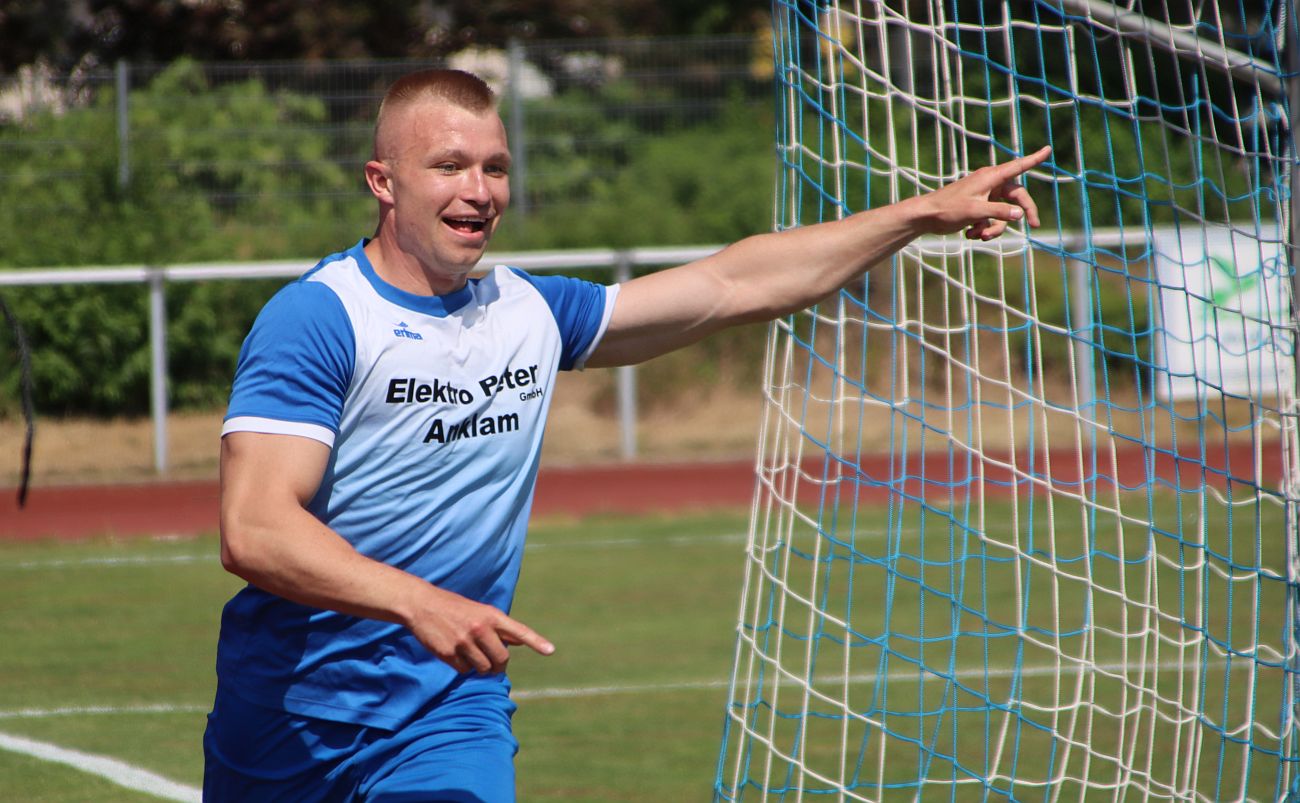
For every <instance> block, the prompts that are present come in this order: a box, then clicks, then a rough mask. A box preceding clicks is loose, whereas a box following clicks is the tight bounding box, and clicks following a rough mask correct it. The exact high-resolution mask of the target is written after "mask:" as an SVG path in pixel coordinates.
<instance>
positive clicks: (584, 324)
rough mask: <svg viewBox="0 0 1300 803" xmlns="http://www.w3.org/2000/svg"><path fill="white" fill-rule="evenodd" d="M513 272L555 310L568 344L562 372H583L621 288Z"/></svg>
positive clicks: (564, 340)
mask: <svg viewBox="0 0 1300 803" xmlns="http://www.w3.org/2000/svg"><path fill="white" fill-rule="evenodd" d="M510 270H511V271H513V272H514V273H515V274H517V275H518V276H520V277H522V278H523V279H524V280H526V281H527V282H528V283H529V284H531V285H532V286H533V287H534V288H535V289H536V290H537V292H538V293H539V294H540V295H541V296H542V298H544V299H546V303H547V305H548V306H549V307H550V308H551V315H552V316H554V318H555V323H556V325H557V326H558V327H559V329H560V340H561V342H562V343H563V344H564V345H563V349H562V351H561V354H560V368H561V370H565V371H569V370H573V369H581V368H582V366H583V364H584V363H586V362H587V358H588V357H590V356H591V353H592V352H593V351H595V350H596V346H597V345H599V344H600V338H601V337H602V336H604V334H605V328H606V327H607V326H609V318H610V315H612V314H613V312H614V297H615V296H617V295H618V285H610V286H606V285H602V284H596V283H595V282H589V281H586V280H585V279H575V278H573V277H571V276H533V275H532V274H530V273H527V272H525V271H522V270H519V269H518V268H511V269H510Z"/></svg>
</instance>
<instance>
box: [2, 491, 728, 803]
mask: <svg viewBox="0 0 1300 803" xmlns="http://www.w3.org/2000/svg"><path fill="white" fill-rule="evenodd" d="M744 529H745V519H744V517H743V516H740V515H730V516H728V515H715V516H697V517H691V518H663V519H655V518H650V519H635V520H631V519H607V518H600V519H590V520H584V521H582V522H580V523H578V522H550V523H540V524H537V525H535V526H534V528H533V531H532V535H531V540H530V545H529V549H528V552H527V557H526V559H525V564H524V579H523V582H522V584H521V586H520V589H519V596H518V600H517V603H516V607H515V614H516V615H517V616H518V618H520V619H521V620H523V621H525V622H527V623H528V624H530V625H531V626H533V627H534V628H536V629H537V630H539V631H540V632H542V633H543V634H545V635H546V636H547V637H548V638H550V639H551V640H552V641H554V642H555V644H556V645H557V647H558V651H557V653H556V654H555V655H554V656H551V657H549V658H540V657H538V656H534V655H532V654H524V653H523V652H517V653H516V656H517V657H516V658H515V661H514V662H513V663H512V664H511V676H512V679H513V682H514V686H515V690H516V694H517V696H518V698H519V705H520V707H519V712H518V713H517V714H516V716H515V729H516V734H517V736H518V737H519V740H520V742H521V743H522V745H523V747H522V749H521V751H520V754H519V757H518V760H517V767H518V772H519V785H520V799H522V800H557V801H558V800H565V801H666V800H701V799H706V798H707V797H708V796H709V794H710V789H711V787H712V783H713V773H714V764H715V761H716V753H717V745H718V739H719V736H720V735H721V732H722V719H723V710H724V705H725V696H726V689H725V686H724V685H723V683H724V682H725V680H726V678H727V676H728V674H729V671H730V664H731V654H732V650H733V647H734V639H733V636H732V633H733V629H734V623H735V619H736V608H737V605H738V597H737V589H738V587H739V586H738V582H739V573H740V571H741V560H740V555H741V554H742V552H743V549H744V543H743V540H742V538H741V535H742V533H743V532H744ZM216 549H217V544H216V539H215V537H211V538H203V539H198V540H190V541H126V542H107V541H100V542H88V543H80V544H60V543H48V544H36V545H31V544H27V545H19V544H0V612H2V614H0V645H3V646H2V647H0V735H7V736H11V737H21V738H25V739H29V740H38V741H40V742H43V743H49V744H54V745H58V746H60V747H64V748H71V749H75V750H79V751H83V752H86V753H93V754H96V755H100V756H106V757H111V758H115V759H118V760H121V761H124V762H127V763H129V764H131V765H134V766H137V767H140V768H142V769H145V770H148V771H150V772H153V773H156V774H158V775H161V776H163V777H165V778H167V779H170V780H173V781H176V782H179V783H182V784H186V785H189V786H193V787H197V786H198V785H199V784H200V783H201V780H202V763H203V760H202V751H201V746H200V738H201V735H202V732H203V725H204V716H205V714H206V711H207V707H208V705H209V704H210V702H211V695H212V689H213V686H214V676H213V670H212V663H213V650H214V639H215V636H216V630H217V622H218V618H219V615H220V609H221V606H222V604H223V603H224V602H225V600H226V599H227V598H228V597H229V596H230V594H231V593H233V592H234V591H235V590H236V588H237V587H238V581H237V580H236V579H235V578H233V577H231V576H229V575H227V574H225V573H224V572H223V571H222V570H221V568H220V566H219V565H218V562H217V559H216ZM87 709H89V710H87ZM154 799H156V798H154V797H152V796H149V795H146V794H142V793H139V792H132V791H129V790H125V789H123V788H122V787H119V786H117V785H115V784H112V783H110V782H108V781H106V780H102V779H100V778H98V777H96V776H94V775H91V774H88V773H85V772H82V771H79V770H76V769H73V768H71V767H67V766H64V765H62V764H58V763H51V762H48V761H42V760H38V759H35V758H30V757H28V756H25V755H21V754H19V753H15V752H10V751H5V750H0V800H4V801H25V802H31V803H35V802H36V801H51V802H53V801H58V803H67V802H69V801H96V802H101V801H103V802H112V801H143V800H154Z"/></svg>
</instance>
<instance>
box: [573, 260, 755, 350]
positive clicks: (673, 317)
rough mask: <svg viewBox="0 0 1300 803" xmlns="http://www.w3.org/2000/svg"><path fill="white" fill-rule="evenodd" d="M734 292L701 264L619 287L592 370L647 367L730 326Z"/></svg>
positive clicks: (648, 276)
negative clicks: (730, 299)
mask: <svg viewBox="0 0 1300 803" xmlns="http://www.w3.org/2000/svg"><path fill="white" fill-rule="evenodd" d="M728 297H729V296H728V290H727V288H726V286H725V285H724V284H723V283H722V282H720V281H718V279H717V277H716V276H715V275H714V274H713V273H712V272H711V271H710V270H708V269H707V267H705V266H703V265H701V264H699V263H697V264H692V265H685V266H682V267H679V268H672V269H670V270H666V271H660V272H658V273H651V274H648V275H646V276H640V277H637V278H636V279H633V280H631V281H629V282H626V283H625V284H623V285H622V286H621V287H620V288H619V293H618V297H617V298H616V299H615V300H614V311H613V313H612V314H611V316H610V319H609V326H608V327H607V328H606V330H605V335H604V337H603V338H601V341H600V344H599V345H598V346H597V347H596V349H595V351H593V352H592V355H591V358H590V359H588V360H587V365H588V366H589V367H609V366H613V365H629V364H632V363H638V362H643V361H645V360H648V359H651V358H653V357H657V356H659V355H661V354H667V353H668V352H670V351H674V350H676V349H679V348H682V347H683V346H688V345H690V344H691V343H694V342H696V341H697V340H699V339H700V338H702V337H704V336H705V335H707V334H710V333H711V332H714V331H717V330H718V329H721V328H723V327H724V326H726V325H728V324H729V323H730V322H731V321H729V320H728V312H727V310H728V309H729V307H728V304H727V299H728Z"/></svg>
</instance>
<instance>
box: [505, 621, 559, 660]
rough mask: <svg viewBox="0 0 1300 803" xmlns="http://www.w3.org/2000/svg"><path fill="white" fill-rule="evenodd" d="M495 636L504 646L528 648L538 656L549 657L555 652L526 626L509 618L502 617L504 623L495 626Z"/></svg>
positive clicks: (552, 645) (544, 640)
mask: <svg viewBox="0 0 1300 803" xmlns="http://www.w3.org/2000/svg"><path fill="white" fill-rule="evenodd" d="M497 634H498V635H500V636H501V640H502V641H504V642H505V643H506V644H517V645H521V646H524V647H530V648H532V649H533V650H534V651H535V652H537V653H538V654H540V655H550V654H551V653H553V652H555V645H554V644H552V643H551V642H549V641H547V640H546V639H544V638H542V636H541V635H539V634H538V633H537V631H535V630H533V629H532V628H531V627H529V626H528V625H526V624H524V623H523V622H518V621H515V620H514V619H511V618H510V617H509V616H506V617H504V621H502V622H501V624H499V625H497Z"/></svg>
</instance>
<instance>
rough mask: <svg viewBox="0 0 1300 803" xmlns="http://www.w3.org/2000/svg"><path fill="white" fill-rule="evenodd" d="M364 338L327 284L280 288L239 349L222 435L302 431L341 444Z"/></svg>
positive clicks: (306, 283) (291, 433)
mask: <svg viewBox="0 0 1300 803" xmlns="http://www.w3.org/2000/svg"><path fill="white" fill-rule="evenodd" d="M355 362H356V338H355V336H354V334H353V329H352V323H351V321H350V319H349V318H348V315H347V312H346V311H345V310H344V308H343V302H342V301H340V300H339V298H338V296H336V295H335V294H334V291H333V290H331V289H330V288H329V287H327V286H325V285H324V284H321V283H319V282H303V281H300V282H295V283H293V284H290V285H288V286H286V287H284V288H283V289H281V290H280V292H278V293H276V294H275V296H274V297H272V298H271V300H270V301H268V302H267V304H266V306H265V307H263V308H262V311H261V313H260V314H258V316H257V320H256V321H255V322H254V323H253V328H252V329H251V330H250V331H249V333H248V337H247V338H245V339H244V345H243V347H242V348H241V349H240V351H239V364H238V367H236V369H235V381H234V384H233V387H232V388H231V392H230V406H229V408H227V411H226V419H225V424H224V425H223V426H222V430H221V434H223V435H225V434H227V433H229V432H265V433H270V434H277V435H301V436H303V437H308V438H312V439H314V440H318V441H321V442H322V443H325V444H326V445H328V446H333V444H334V437H335V436H336V435H337V434H338V429H339V421H340V418H341V416H342V413H343V399H344V396H345V395H346V394H347V390H348V386H349V385H350V384H351V382H352V370H353V366H354V365H355Z"/></svg>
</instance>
